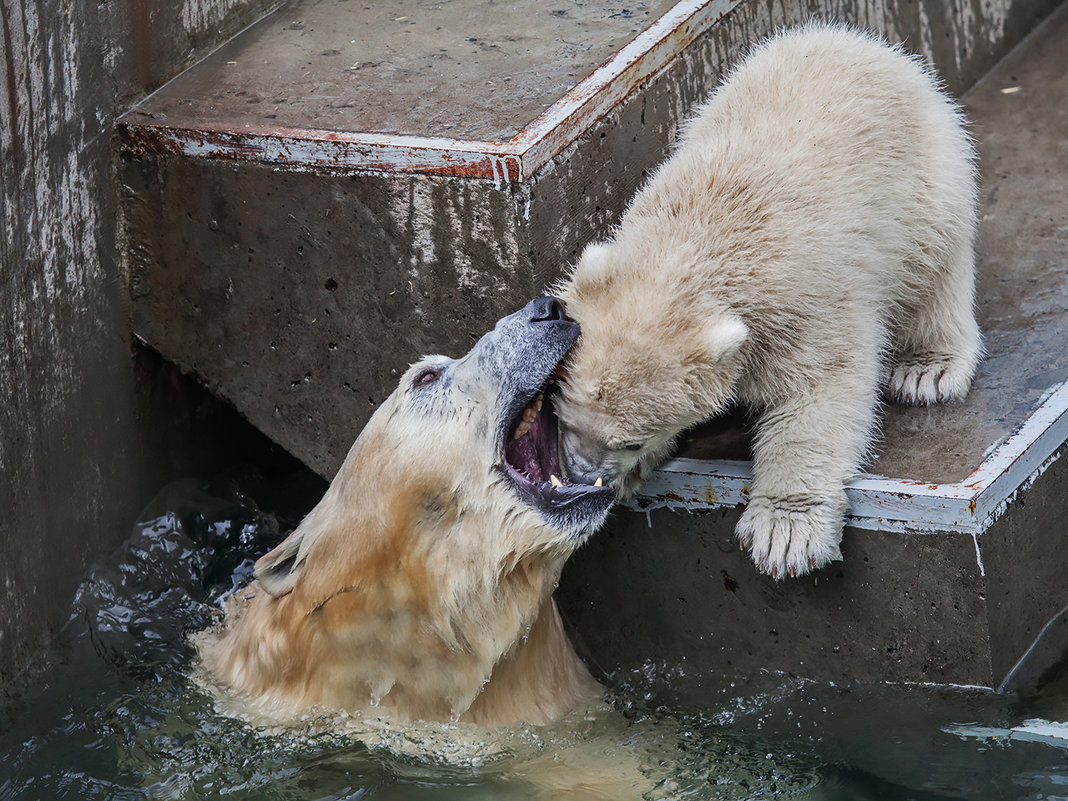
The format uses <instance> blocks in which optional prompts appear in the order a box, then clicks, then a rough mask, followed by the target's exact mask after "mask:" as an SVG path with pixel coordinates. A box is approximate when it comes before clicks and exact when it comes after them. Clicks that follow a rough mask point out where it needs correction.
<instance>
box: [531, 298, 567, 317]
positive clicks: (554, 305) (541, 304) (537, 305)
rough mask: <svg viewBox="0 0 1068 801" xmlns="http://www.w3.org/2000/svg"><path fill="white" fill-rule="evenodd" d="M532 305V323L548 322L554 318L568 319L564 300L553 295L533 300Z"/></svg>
mask: <svg viewBox="0 0 1068 801" xmlns="http://www.w3.org/2000/svg"><path fill="white" fill-rule="evenodd" d="M530 307H531V308H530V311H531V318H530V321H531V322H532V323H548V322H552V321H554V320H566V319H567V312H566V311H565V309H564V302H563V301H562V300H560V298H554V297H552V296H551V295H546V296H545V297H543V298H538V299H537V300H535V301H532V302H531V304H530Z"/></svg>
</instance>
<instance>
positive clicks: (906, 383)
mask: <svg viewBox="0 0 1068 801" xmlns="http://www.w3.org/2000/svg"><path fill="white" fill-rule="evenodd" d="M972 372H973V368H971V367H969V366H968V363H967V361H966V360H965V359H962V358H959V357H957V356H954V355H953V354H951V353H938V352H934V351H929V352H925V353H909V354H905V355H903V356H901V357H900V358H899V359H898V360H897V363H896V364H895V365H894V368H893V370H891V372H890V378H889V379H888V380H887V382H886V395H887V397H889V399H890V400H892V401H894V402H896V403H903V404H906V405H908V406H928V405H930V404H932V403H944V402H946V401H953V400H960V399H961V398H963V397H964V395H965V394H966V393H967V392H968V387H969V386H970V385H971V376H972Z"/></svg>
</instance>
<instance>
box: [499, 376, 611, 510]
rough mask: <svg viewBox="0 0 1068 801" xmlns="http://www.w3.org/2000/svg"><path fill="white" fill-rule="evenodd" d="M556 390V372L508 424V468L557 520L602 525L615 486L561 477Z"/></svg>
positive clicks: (526, 494) (527, 495)
mask: <svg viewBox="0 0 1068 801" xmlns="http://www.w3.org/2000/svg"><path fill="white" fill-rule="evenodd" d="M553 372H554V373H555V372H556V371H555V370H554V371H553ZM556 391H557V385H556V380H555V377H554V376H553V375H550V376H548V377H547V379H546V381H545V383H544V384H543V385H542V387H541V389H539V391H538V392H537V393H535V394H534V395H533V396H532V397H531V398H530V399H529V400H528V401H527V403H526V405H525V407H524V408H523V410H522V411H521V412H520V413H519V414H518V415H517V416H516V417H515V418H514V419H513V421H512V423H511V424H510V425H509V426H507V427H506V428H505V434H506V436H505V442H504V473H505V475H507V476H508V478H509V479H510V480H511V483H512V484H513V485H514V486H515V487H516V489H517V490H518V491H519V494H520V497H521V498H523V499H524V500H525V501H527V502H528V503H530V504H531V505H532V506H534V507H536V508H538V509H539V510H540V511H542V512H543V514H546V515H547V516H548V517H549V519H550V522H551V523H552V524H553V525H555V526H557V527H560V528H571V527H573V526H574V525H575V524H580V525H586V524H592V525H599V523H600V522H601V520H603V519H604V515H605V513H606V512H607V510H608V508H609V507H611V505H612V503H613V501H614V500H615V490H613V489H612V488H611V487H607V486H603V485H602V484H601V483H599V482H598V483H595V484H575V483H572V482H570V481H568V480H567V479H566V478H565V477H564V476H563V470H561V467H560V462H561V460H560V437H559V430H560V424H559V421H558V420H557V418H556V412H555V408H554V406H553V398H554V396H555V394H556Z"/></svg>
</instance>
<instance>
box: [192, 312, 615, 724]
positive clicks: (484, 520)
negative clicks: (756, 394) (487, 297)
mask: <svg viewBox="0 0 1068 801" xmlns="http://www.w3.org/2000/svg"><path fill="white" fill-rule="evenodd" d="M578 336H579V328H578V326H577V325H576V324H575V323H574V322H573V321H571V320H569V319H567V318H566V317H565V314H564V311H563V307H562V306H561V304H560V302H559V301H557V300H556V299H555V298H541V299H539V300H536V301H533V302H532V303H530V304H529V305H528V306H527V307H526V308H524V309H523V310H522V311H520V312H517V313H515V314H513V315H511V316H509V317H506V318H504V319H503V320H501V321H500V322H498V324H497V326H496V328H495V329H494V330H493V331H491V332H490V333H488V334H486V335H485V336H484V337H482V339H480V340H479V341H478V343H477V344H476V345H475V346H474V348H473V349H472V350H471V351H470V353H468V354H467V355H466V356H464V357H463V358H461V359H458V360H453V359H449V358H446V357H444V356H430V357H427V358H424V359H423V360H422V361H420V362H419V363H418V364H415V365H414V366H412V367H411V368H410V369H409V370H408V371H407V372H406V373H405V375H404V377H403V378H402V379H401V381H400V386H399V387H398V388H397V389H396V390H395V391H394V392H393V394H392V395H390V396H389V398H388V399H387V400H386V401H385V402H384V403H383V404H382V405H381V406H380V407H379V408H378V410H377V411H376V412H375V414H374V416H373V417H372V418H371V420H370V421H369V422H368V424H367V426H366V427H365V428H364V430H363V432H362V433H361V434H360V436H359V438H358V439H357V440H356V442H355V444H354V445H353V446H352V449H351V450H350V451H349V454H348V456H347V457H346V459H345V462H344V464H343V465H342V467H341V469H340V470H339V471H338V474H337V476H336V477H335V478H334V480H333V482H332V483H331V485H330V488H329V489H328V490H327V492H326V494H325V495H324V496H323V499H322V500H321V501H320V502H319V504H318V505H317V506H316V507H315V508H314V509H313V510H312V511H311V512H310V513H309V514H308V516H307V517H306V518H305V519H304V520H303V522H301V524H300V525H299V526H298V527H297V528H296V530H294V531H293V533H292V534H290V535H289V537H288V538H287V539H286V540H285V541H283V542H282V543H281V544H280V545H279V546H278V547H277V548H275V549H274V550H273V551H271V552H270V553H268V554H267V555H266V556H264V557H262V558H261V559H260V560H259V561H258V562H257V564H256V568H255V576H256V580H255V581H254V582H253V583H252V584H251V585H250V586H249V587H248V588H246V589H245V590H244V591H242V592H239V593H237V594H236V595H235V597H234V598H232V599H231V604H230V607H229V608H228V610H227V614H226V617H225V619H224V621H223V622H222V623H221V624H220V625H219V626H217V627H216V628H214V629H209V630H208V631H207V632H204V633H202V634H201V635H200V636H199V637H198V638H197V648H198V651H199V654H200V658H201V662H202V668H203V670H202V672H203V674H204V675H205V676H206V678H207V680H208V681H209V682H211V683H212V684H214V685H216V686H217V687H220V688H221V689H222V690H224V691H225V692H226V693H227V694H228V695H229V696H231V697H233V698H236V699H237V700H238V701H240V702H243V703H244V704H245V705H246V707H247V708H248V709H249V711H252V712H255V713H257V714H259V715H260V716H266V717H269V718H273V719H277V720H280V721H286V720H293V719H297V718H299V717H300V716H302V715H304V714H306V713H308V712H311V711H313V710H324V709H325V710H331V709H333V710H344V711H347V712H357V713H359V712H366V711H373V712H374V714H375V715H376V716H378V715H381V716H385V717H388V718H390V719H393V720H398V721H407V720H427V721H450V720H457V721H464V722H470V723H475V724H479V725H482V726H487V727H495V726H500V725H506V724H511V723H515V722H518V721H526V722H528V723H532V724H541V723H546V722H549V721H551V720H554V719H556V718H558V717H559V716H561V715H562V714H564V713H566V712H568V711H570V710H571V709H573V708H576V707H577V706H578V705H580V704H582V703H585V702H588V701H590V700H591V699H594V698H596V697H598V695H599V687H598V685H597V683H596V682H595V681H594V679H593V678H592V677H591V676H590V674H589V672H588V671H587V670H586V668H585V666H584V665H583V664H582V662H581V661H580V660H579V658H578V656H577V655H576V654H575V651H574V649H573V648H572V646H571V643H570V642H569V641H568V639H567V636H566V635H565V634H564V631H563V628H562V625H561V621H560V616H559V614H558V612H557V610H556V605H555V603H554V601H553V598H552V592H553V588H554V587H555V586H556V582H557V580H558V579H559V576H560V570H561V568H562V567H563V565H564V562H565V561H566V560H567V558H568V557H569V556H570V555H571V553H572V552H574V550H575V549H576V548H578V547H579V546H580V545H581V544H582V543H583V542H584V541H585V539H586V538H587V537H588V536H589V535H590V534H591V533H592V532H593V531H594V530H595V529H596V528H597V527H598V526H600V524H601V523H603V522H604V519H605V517H606V516H607V514H608V510H609V508H610V507H611V505H612V502H613V500H614V497H615V492H614V491H613V490H612V489H611V488H609V487H607V486H603V487H602V486H591V485H585V484H580V485H571V484H568V483H565V482H563V481H561V480H560V478H559V476H560V473H561V469H560V466H559V454H558V450H557V443H558V429H557V423H556V418H555V415H554V411H553V390H554V386H555V378H554V376H553V373H554V371H555V370H556V369H557V367H558V365H559V363H560V361H561V360H562V359H563V357H564V355H565V354H566V353H567V351H568V349H569V348H570V347H571V346H572V345H573V344H574V343H575V341H576V340H577V339H578Z"/></svg>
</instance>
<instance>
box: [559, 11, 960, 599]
mask: <svg viewBox="0 0 1068 801" xmlns="http://www.w3.org/2000/svg"><path fill="white" fill-rule="evenodd" d="M974 159H975V155H974V152H973V148H972V145H971V142H970V140H969V138H968V136H967V134H966V132H965V130H964V126H963V121H962V117H961V114H960V112H959V110H958V108H957V107H956V105H955V104H954V103H953V102H952V101H951V100H949V99H948V98H947V97H946V96H945V95H944V94H943V93H942V92H941V91H940V90H939V88H938V84H937V81H936V79H935V78H934V77H933V76H932V75H931V74H930V73H929V72H928V70H927V69H926V68H925V67H924V66H923V65H922V64H921V63H920V62H919V61H918V60H917V59H914V58H910V57H908V56H906V55H905V54H904V53H903V52H902V51H901V50H900V49H899V48H895V47H890V46H888V45H886V44H885V43H883V42H881V41H879V40H877V39H876V38H874V37H872V36H869V35H866V34H863V33H860V32H856V31H853V30H850V29H849V28H846V27H842V26H834V25H824V24H810V25H807V26H805V27H802V28H800V29H797V30H793V31H787V32H784V33H782V34H780V35H779V36H777V37H775V38H773V39H771V40H769V41H767V42H765V43H763V44H761V45H760V46H758V47H756V48H754V50H753V51H752V53H751V54H750V55H749V56H748V58H746V59H745V60H744V61H743V63H742V64H741V65H740V66H739V67H738V68H737V69H736V70H735V71H734V72H733V73H732V74H731V75H730V76H729V77H728V78H727V80H726V81H725V82H724V84H723V85H722V86H721V87H720V88H719V89H718V90H717V91H716V92H714V93H713V95H712V96H711V97H710V98H709V100H708V101H707V103H706V104H705V106H704V107H703V108H702V109H701V110H700V112H699V113H698V114H697V115H696V116H695V117H694V118H693V119H692V120H691V121H690V123H689V124H688V125H687V126H686V128H685V130H684V134H683V137H682V141H681V143H680V146H679V147H678V150H677V152H676V153H675V154H674V155H673V156H672V158H671V159H670V160H668V161H667V162H666V163H665V164H663V165H662V166H661V167H660V169H659V170H658V171H657V172H656V173H655V174H654V175H653V176H652V177H651V179H650V180H649V182H648V183H647V184H646V186H645V187H644V188H643V189H642V190H641V191H640V192H639V193H638V194H637V196H636V197H635V198H634V200H633V202H632V204H631V206H630V208H629V209H628V210H627V212H626V214H625V215H624V217H623V219H622V222H621V223H620V225H619V227H618V229H617V230H616V231H615V233H614V235H613V236H612V238H611V239H610V240H609V241H608V242H606V243H604V244H596V245H591V246H590V247H589V248H588V249H587V250H586V251H585V253H584V254H583V256H582V258H581V259H580V261H579V262H578V264H577V265H576V266H575V268H574V270H573V273H572V274H571V276H570V277H569V279H568V280H567V281H566V282H565V283H564V284H563V285H561V286H559V287H557V288H556V291H557V294H559V295H560V296H561V297H562V298H563V299H564V300H565V301H566V302H567V304H568V311H569V314H570V315H571V316H572V317H574V318H575V319H576V320H577V321H578V322H579V323H580V324H581V326H582V331H583V335H582V339H581V341H580V342H579V345H578V347H577V349H576V350H575V351H573V353H572V356H571V357H570V363H569V374H570V378H569V381H568V384H567V386H566V391H565V394H564V397H563V400H562V402H561V403H560V404H559V412H560V416H561V419H562V420H563V421H564V422H565V432H564V443H565V448H566V452H567V467H568V470H569V474H570V475H571V476H572V478H577V479H578V480H588V481H592V480H594V479H595V478H596V477H597V476H604V477H605V478H606V479H609V478H610V479H612V481H613V483H614V486H616V487H617V488H618V489H619V491H620V494H621V495H626V494H628V493H629V492H631V491H632V490H633V489H634V487H635V486H637V484H639V483H640V481H641V480H642V478H643V477H644V476H646V475H647V474H648V472H649V471H650V470H651V469H652V467H653V466H655V465H656V464H657V463H658V462H659V461H661V460H662V459H663V458H664V457H665V456H666V455H667V454H668V453H669V452H670V450H671V448H672V446H673V444H674V441H675V438H676V436H677V435H678V434H679V433H680V432H681V431H682V430H684V429H686V428H687V427H689V426H692V425H694V424H696V423H698V422H700V421H702V420H704V419H707V418H708V417H710V416H712V415H714V414H716V413H717V412H719V411H720V410H722V409H723V408H725V407H726V406H727V405H728V404H730V403H733V402H740V403H743V404H745V405H748V406H749V407H751V408H753V409H754V410H756V411H758V412H759V413H760V415H761V417H760V419H759V423H758V426H757V431H756V437H755V442H754V451H755V453H754V480H753V485H752V488H751V496H750V502H749V505H748V507H747V509H746V510H745V512H744V513H743V516H742V519H741V521H740V523H739V525H738V529H737V531H738V535H739V539H740V541H741V543H742V545H743V546H744V547H747V548H749V549H750V550H751V552H752V556H753V559H754V561H755V562H756V563H757V565H758V567H759V568H760V569H761V570H762V571H763V572H766V573H769V574H771V575H773V576H777V577H780V578H781V577H783V576H785V575H787V574H790V575H798V574H802V573H805V572H807V571H809V570H810V569H813V568H818V567H820V566H822V565H824V564H826V563H827V562H828V561H830V560H833V559H838V558H840V551H839V540H840V538H841V531H842V521H843V515H844V513H845V511H846V506H847V504H846V498H845V493H844V485H845V483H846V482H847V481H849V480H850V478H851V477H853V476H854V475H855V474H856V473H857V472H858V470H859V467H860V464H861V462H862V460H863V459H864V458H865V457H866V455H867V454H868V452H869V450H870V447H871V441H872V430H873V425H874V419H875V413H876V409H877V406H878V402H879V396H880V387H881V386H883V387H884V391H885V394H886V396H887V397H889V398H890V399H892V400H895V401H899V402H904V403H913V404H927V403H935V402H939V401H943V400H957V399H960V398H962V397H963V396H964V394H965V393H966V392H967V390H968V387H969V384H970V382H971V379H972V376H973V375H974V373H975V369H976V364H977V361H978V359H979V357H980V352H981V345H980V337H979V330H978V328H977V326H976V322H975V317H974V312H973V306H974V299H973V295H974V270H973V251H972V244H973V238H974V230H975V218H976V196H977V193H976V175H975V167H974ZM639 443H640V445H641V448H640V450H627V449H626V446H627V445H628V444H629V445H630V446H631V447H632V448H634V447H636V445H637V444H639Z"/></svg>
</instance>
